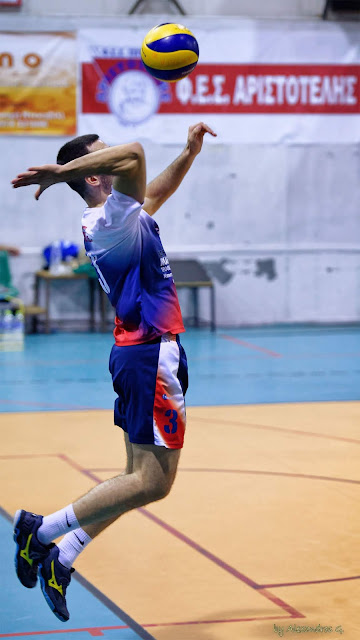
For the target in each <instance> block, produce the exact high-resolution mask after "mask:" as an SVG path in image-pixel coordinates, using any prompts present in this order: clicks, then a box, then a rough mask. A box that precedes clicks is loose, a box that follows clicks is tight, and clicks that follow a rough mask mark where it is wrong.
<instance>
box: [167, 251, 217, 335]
mask: <svg viewBox="0 0 360 640" xmlns="http://www.w3.org/2000/svg"><path fill="white" fill-rule="evenodd" d="M170 266H171V271H172V274H173V277H174V281H175V285H176V288H177V289H181V288H187V289H190V291H191V293H192V303H193V313H194V317H193V320H194V326H195V327H198V326H199V324H200V321H199V296H198V292H199V289H201V288H202V287H205V288H207V289H209V291H210V326H211V330H212V331H215V328H216V321H215V288H214V284H213V282H212V280H211V278H209V276H208V274H207V272H206V269H205V268H204V267H203V265H202V264H201V263H200V262H198V261H197V260H172V259H170Z"/></svg>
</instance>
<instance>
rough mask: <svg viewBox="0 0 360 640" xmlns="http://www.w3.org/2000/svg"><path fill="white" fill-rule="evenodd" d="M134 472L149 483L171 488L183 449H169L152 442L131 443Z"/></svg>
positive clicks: (167, 488)
mask: <svg viewBox="0 0 360 640" xmlns="http://www.w3.org/2000/svg"><path fill="white" fill-rule="evenodd" d="M131 447H132V451H133V472H134V473H138V474H140V475H141V478H142V479H143V481H144V483H145V484H147V485H157V484H158V485H159V486H163V488H164V489H166V490H167V491H168V490H170V488H171V486H172V484H173V482H174V480H175V476H176V470H177V467H178V463H179V459H180V452H181V449H168V448H167V447H161V446H158V445H152V444H134V443H131Z"/></svg>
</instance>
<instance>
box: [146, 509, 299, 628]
mask: <svg viewBox="0 0 360 640" xmlns="http://www.w3.org/2000/svg"><path fill="white" fill-rule="evenodd" d="M138 511H139V512H140V513H142V514H143V515H144V516H146V518H149V520H152V521H153V522H155V524H158V525H159V526H160V527H162V528H163V529H165V531H167V532H168V533H170V534H171V535H173V536H175V538H178V540H181V541H182V542H184V543H185V544H187V545H188V546H189V547H191V548H192V549H194V551H197V552H198V553H201V555H203V556H204V557H205V558H207V559H208V560H210V562H213V563H214V564H216V565H217V566H218V567H220V569H223V570H224V571H227V573H230V574H231V575H232V576H233V577H234V578H237V579H238V580H241V582H244V583H245V584H246V585H247V586H248V587H251V588H252V589H258V585H257V583H256V582H255V581H254V580H252V579H251V578H249V577H248V576H246V575H245V574H244V573H241V572H240V571H238V570H237V569H235V568H234V567H231V566H230V565H229V564H228V563H227V562H224V561H223V560H221V558H218V557H217V556H215V554H213V553H211V551H208V550H207V549H205V548H204V547H202V546H201V545H199V544H198V543H197V542H195V541H194V540H192V539H191V538H189V537H188V536H186V535H185V534H184V533H181V531H179V530H178V529H175V527H172V526H171V525H169V524H167V522H165V521H164V520H162V519H161V518H158V516H156V515H155V514H153V513H151V511H148V509H145V508H144V507H140V508H139V509H138ZM258 593H261V595H263V596H264V597H265V598H267V599H268V600H270V601H271V602H273V603H274V604H276V605H277V606H278V607H280V608H281V609H283V610H284V611H286V613H288V614H289V615H290V616H291V617H293V618H304V617H305V616H304V615H303V614H302V613H300V612H299V611H297V610H296V609H295V608H294V607H292V606H291V605H289V604H287V603H286V602H284V600H281V598H278V597H277V596H274V595H273V594H272V593H270V592H268V591H267V590H266V589H262V588H260V589H259V590H258Z"/></svg>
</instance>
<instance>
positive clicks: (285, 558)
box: [0, 326, 360, 640]
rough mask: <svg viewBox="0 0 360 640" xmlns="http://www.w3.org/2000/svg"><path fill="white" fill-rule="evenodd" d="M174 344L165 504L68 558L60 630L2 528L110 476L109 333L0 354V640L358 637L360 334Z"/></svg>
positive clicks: (114, 448) (212, 338) (278, 334)
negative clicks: (179, 380)
mask: <svg viewBox="0 0 360 640" xmlns="http://www.w3.org/2000/svg"><path fill="white" fill-rule="evenodd" d="M182 343H183V345H184V347H185V349H186V351H187V355H188V361H189V370H190V388H189V392H188V396H187V407H188V408H187V413H188V426H187V434H186V440H185V447H184V450H183V452H182V456H181V460H180V467H179V471H178V474H177V478H176V480H175V484H174V487H173V490H172V492H171V493H170V495H169V496H168V497H167V498H166V499H165V500H163V501H161V502H158V503H155V504H153V505H150V506H148V507H146V508H143V509H138V510H136V511H134V512H132V513H130V514H127V515H125V516H123V517H122V518H120V519H119V520H118V521H117V522H116V523H115V524H113V525H112V526H111V527H109V529H107V530H106V531H105V532H104V533H103V534H102V535H101V536H99V537H98V538H97V539H96V540H95V541H94V542H93V543H92V544H91V545H89V547H88V548H87V549H86V551H85V553H83V554H82V555H81V556H80V557H79V559H78V561H77V563H76V572H75V573H74V575H73V580H72V583H71V585H70V587H69V590H68V606H69V611H70V620H69V622H68V623H65V624H64V623H61V622H59V621H58V620H57V619H56V618H55V617H54V616H53V614H52V613H51V611H50V609H48V607H47V605H46V603H45V601H44V600H43V597H42V595H41V592H40V589H39V588H35V589H33V590H27V589H24V588H23V587H22V586H21V585H20V583H19V582H18V581H17V578H16V577H15V573H14V568H13V555H14V549H15V545H14V543H13V540H12V517H13V514H14V512H15V511H16V509H18V508H26V509H28V510H31V511H34V512H36V513H49V512H51V511H54V510H56V509H58V508H61V507H62V506H64V505H65V504H68V503H69V502H71V501H72V500H73V499H74V498H76V497H78V496H79V495H80V494H82V493H84V492H85V491H87V490H88V489H90V488H91V487H92V486H94V484H96V483H98V482H100V481H102V480H104V479H105V478H108V477H111V476H112V475H115V474H117V473H118V472H120V471H121V470H122V469H123V468H124V447H123V439H122V432H121V431H120V429H118V428H117V427H114V426H113V420H112V405H113V400H114V393H113V391H112V386H111V379H110V374H109V373H108V356H109V352H110V348H111V345H112V335H111V333H109V334H99V333H93V334H90V333H86V334H80V333H79V334H75V333H72V334H67V333H59V332H58V333H53V334H50V335H31V336H26V347H25V350H24V351H23V352H19V353H0V412H1V415H0V422H1V442H2V447H1V455H0V457H1V467H0V468H1V474H0V482H1V502H0V504H1V511H0V542H1V545H0V562H1V568H2V579H1V583H2V589H1V591H2V595H1V599H0V638H27V637H29V638H34V639H36V638H39V640H40V639H41V640H50V639H55V638H59V640H61V638H64V640H86V639H87V638H91V637H103V638H106V639H108V640H111V639H113V640H138V639H140V638H143V639H148V640H151V639H155V640H243V639H244V640H266V639H268V638H276V637H285V638H289V639H290V638H292V637H293V638H295V637H299V634H300V633H304V634H305V635H304V636H301V637H306V638H309V639H311V638H319V637H321V638H322V637H331V638H340V637H344V638H346V640H358V638H359V637H360V612H359V608H358V602H359V600H360V566H359V551H358V549H359V534H358V530H359V524H360V518H359V507H358V505H359V490H360V486H359V485H360V465H359V450H360V449H359V446H360V327H359V326H346V327H321V326H313V327H306V326H301V327H300V326H297V327H286V326H285V327H268V328H261V329H255V328H253V329H241V330H239V329H238V330H221V329H218V330H217V331H216V332H215V333H212V332H210V331H208V330H206V329H189V330H188V331H187V332H186V334H185V335H184V336H183V337H182Z"/></svg>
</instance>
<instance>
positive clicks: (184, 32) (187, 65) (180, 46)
mask: <svg viewBox="0 0 360 640" xmlns="http://www.w3.org/2000/svg"><path fill="white" fill-rule="evenodd" d="M141 59H142V61H143V64H144V67H145V69H146V70H147V71H148V72H149V73H150V74H151V75H152V76H153V77H154V78H156V79H157V80H162V81H163V82H177V81H178V80H181V79H182V78H185V77H186V76H188V75H189V73H191V72H192V71H193V70H194V69H195V67H196V65H197V61H198V59H199V45H198V43H197V40H196V38H195V36H194V35H193V34H192V33H191V31H189V29H186V27H184V26H183V25H182V24H174V23H172V22H165V23H163V24H158V25H157V26H156V27H153V29H151V30H150V31H149V33H147V34H146V36H145V38H144V40H143V43H142V45H141Z"/></svg>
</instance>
